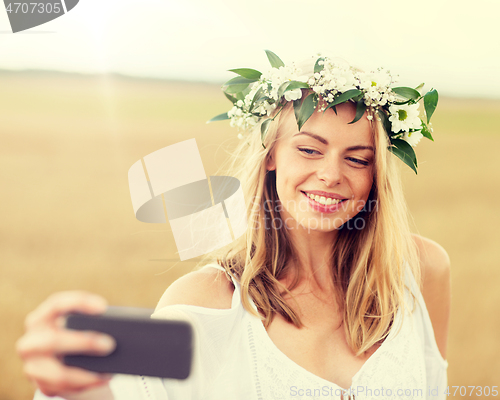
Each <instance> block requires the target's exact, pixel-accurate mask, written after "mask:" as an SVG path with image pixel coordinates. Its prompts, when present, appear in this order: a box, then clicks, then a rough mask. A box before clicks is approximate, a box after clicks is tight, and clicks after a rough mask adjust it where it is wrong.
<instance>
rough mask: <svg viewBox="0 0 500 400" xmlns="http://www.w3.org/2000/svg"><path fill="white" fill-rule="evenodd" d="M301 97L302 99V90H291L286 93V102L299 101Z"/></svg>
mask: <svg viewBox="0 0 500 400" xmlns="http://www.w3.org/2000/svg"><path fill="white" fill-rule="evenodd" d="M301 97H302V90H300V89H293V90H289V91H288V92H285V100H286V101H293V100H298V99H300V98H301Z"/></svg>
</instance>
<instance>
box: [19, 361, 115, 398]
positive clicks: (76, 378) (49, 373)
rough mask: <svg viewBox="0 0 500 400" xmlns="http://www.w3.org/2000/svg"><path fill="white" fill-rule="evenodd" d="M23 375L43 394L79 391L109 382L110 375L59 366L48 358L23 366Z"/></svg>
mask: <svg viewBox="0 0 500 400" xmlns="http://www.w3.org/2000/svg"><path fill="white" fill-rule="evenodd" d="M24 373H25V374H26V376H27V377H28V378H30V379H31V380H33V381H35V383H36V384H37V386H38V387H39V388H40V390H42V391H43V392H44V393H45V394H48V393H52V394H51V395H56V394H59V393H68V392H73V391H81V390H83V389H86V388H90V387H95V386H98V385H102V384H104V383H106V382H109V379H110V375H109V374H106V375H104V376H103V375H102V374H98V373H95V372H90V371H86V370H84V369H81V368H76V367H67V366H63V365H61V364H60V363H59V362H57V361H56V360H55V359H52V358H48V357H37V358H32V359H30V360H29V362H26V363H25V365H24Z"/></svg>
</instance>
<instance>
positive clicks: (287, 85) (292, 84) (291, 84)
mask: <svg viewBox="0 0 500 400" xmlns="http://www.w3.org/2000/svg"><path fill="white" fill-rule="evenodd" d="M295 89H309V85H308V84H307V83H304V82H299V81H288V82H283V83H282V84H281V86H280V87H279V89H278V101H279V100H281V97H282V96H283V95H284V94H285V93H286V92H288V91H290V90H295Z"/></svg>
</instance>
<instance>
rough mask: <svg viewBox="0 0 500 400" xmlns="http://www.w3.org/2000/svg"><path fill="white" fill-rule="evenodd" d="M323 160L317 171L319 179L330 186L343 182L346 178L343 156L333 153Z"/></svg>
mask: <svg viewBox="0 0 500 400" xmlns="http://www.w3.org/2000/svg"><path fill="white" fill-rule="evenodd" d="M321 161H322V163H321V166H320V167H319V169H318V172H317V176H318V179H319V180H320V181H322V182H323V183H324V184H325V185H326V186H328V187H332V186H335V185H337V184H339V183H342V182H343V180H344V172H343V169H342V165H343V164H342V162H341V161H342V160H341V158H340V157H339V156H338V155H334V154H332V155H331V156H330V157H325V158H323V160H321Z"/></svg>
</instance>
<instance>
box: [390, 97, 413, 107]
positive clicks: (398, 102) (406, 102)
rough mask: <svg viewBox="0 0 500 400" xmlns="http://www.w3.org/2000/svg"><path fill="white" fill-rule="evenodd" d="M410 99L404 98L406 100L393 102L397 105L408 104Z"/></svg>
mask: <svg viewBox="0 0 500 400" xmlns="http://www.w3.org/2000/svg"><path fill="white" fill-rule="evenodd" d="M410 101H411V99H410V100H406V101H395V102H394V103H393V104H395V105H397V106H402V105H405V104H408V103H409V102H410Z"/></svg>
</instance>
